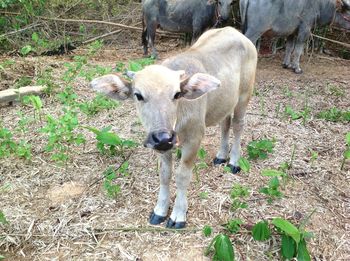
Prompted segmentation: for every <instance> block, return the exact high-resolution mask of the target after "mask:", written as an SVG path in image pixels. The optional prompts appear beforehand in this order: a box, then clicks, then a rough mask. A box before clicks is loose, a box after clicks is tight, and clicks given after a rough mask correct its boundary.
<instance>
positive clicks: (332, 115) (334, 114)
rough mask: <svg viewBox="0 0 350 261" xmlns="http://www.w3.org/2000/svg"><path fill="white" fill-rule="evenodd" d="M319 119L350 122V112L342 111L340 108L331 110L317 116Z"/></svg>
mask: <svg viewBox="0 0 350 261" xmlns="http://www.w3.org/2000/svg"><path fill="white" fill-rule="evenodd" d="M317 117H318V118H319V119H324V120H326V121H331V122H350V111H341V110H339V109H338V108H335V107H333V108H331V109H328V110H325V111H321V112H319V113H318V114H317Z"/></svg>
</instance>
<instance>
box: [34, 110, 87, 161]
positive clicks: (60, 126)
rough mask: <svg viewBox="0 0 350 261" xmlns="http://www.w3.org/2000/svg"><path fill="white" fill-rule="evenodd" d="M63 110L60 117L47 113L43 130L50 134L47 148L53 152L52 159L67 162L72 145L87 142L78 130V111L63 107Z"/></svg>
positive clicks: (47, 150)
mask: <svg viewBox="0 0 350 261" xmlns="http://www.w3.org/2000/svg"><path fill="white" fill-rule="evenodd" d="M63 112H64V114H63V115H62V116H61V117H59V118H55V117H53V116H51V115H47V119H46V125H45V126H44V127H43V128H42V129H41V132H43V133H46V134H47V135H48V143H47V145H46V147H45V150H46V152H52V155H51V159H52V160H54V161H62V162H65V161H67V160H68V159H69V152H70V151H71V150H70V147H71V146H72V145H80V144H83V143H85V138H84V136H83V134H81V133H77V132H76V129H77V128H78V126H79V122H78V117H77V112H76V111H74V110H70V109H68V108H63Z"/></svg>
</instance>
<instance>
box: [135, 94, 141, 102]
mask: <svg viewBox="0 0 350 261" xmlns="http://www.w3.org/2000/svg"><path fill="white" fill-rule="evenodd" d="M134 95H135V97H136V99H137V100H138V101H143V97H142V95H141V94H139V93H134Z"/></svg>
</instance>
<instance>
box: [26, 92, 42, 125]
mask: <svg viewBox="0 0 350 261" xmlns="http://www.w3.org/2000/svg"><path fill="white" fill-rule="evenodd" d="M22 102H23V104H24V105H29V104H30V105H31V106H32V107H33V108H34V119H36V117H37V115H38V116H39V118H41V116H40V113H41V109H42V107H43V103H42V101H41V99H40V97H39V96H36V95H28V96H24V97H23V99H22Z"/></svg>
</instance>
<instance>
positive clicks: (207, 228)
mask: <svg viewBox="0 0 350 261" xmlns="http://www.w3.org/2000/svg"><path fill="white" fill-rule="evenodd" d="M202 231H203V234H204V236H205V237H210V236H211V233H212V232H213V229H212V227H211V226H208V225H205V226H204V227H203V229H202Z"/></svg>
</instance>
